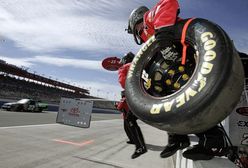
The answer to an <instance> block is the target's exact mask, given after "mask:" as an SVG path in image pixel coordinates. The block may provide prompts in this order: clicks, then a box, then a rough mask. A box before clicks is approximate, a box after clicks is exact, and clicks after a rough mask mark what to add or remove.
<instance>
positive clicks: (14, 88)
mask: <svg viewBox="0 0 248 168" xmlns="http://www.w3.org/2000/svg"><path fill="white" fill-rule="evenodd" d="M0 88H1V89H0V98H4V99H21V98H32V99H35V100H41V101H44V102H47V103H56V104H57V103H58V102H59V101H60V98H61V97H67V98H94V97H92V96H90V95H89V90H86V89H83V88H80V87H76V86H73V85H69V84H66V83H63V82H59V81H57V80H53V79H50V78H46V77H44V76H41V75H37V74H35V73H30V72H28V71H27V69H25V68H20V67H17V66H15V65H12V64H8V63H6V62H5V61H3V60H0Z"/></svg>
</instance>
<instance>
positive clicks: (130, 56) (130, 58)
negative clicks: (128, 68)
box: [120, 52, 135, 65]
mask: <svg viewBox="0 0 248 168" xmlns="http://www.w3.org/2000/svg"><path fill="white" fill-rule="evenodd" d="M134 56H135V55H134V54H133V53H132V52H129V53H127V54H125V55H124V56H123V57H122V58H121V60H120V64H123V65H124V64H127V63H129V62H132V61H133V58H134Z"/></svg>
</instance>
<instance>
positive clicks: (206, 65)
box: [201, 62, 214, 75]
mask: <svg viewBox="0 0 248 168" xmlns="http://www.w3.org/2000/svg"><path fill="white" fill-rule="evenodd" d="M213 66H214V65H213V64H211V63H209V62H203V64H202V67H201V74H203V75H207V74H209V73H210V72H211V71H212V69H213Z"/></svg>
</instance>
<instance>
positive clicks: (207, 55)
mask: <svg viewBox="0 0 248 168" xmlns="http://www.w3.org/2000/svg"><path fill="white" fill-rule="evenodd" d="M215 58H216V52H214V51H213V50H208V51H207V52H206V53H205V55H204V61H207V62H209V61H212V60H214V59H215Z"/></svg>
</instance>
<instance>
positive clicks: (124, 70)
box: [118, 63, 131, 89]
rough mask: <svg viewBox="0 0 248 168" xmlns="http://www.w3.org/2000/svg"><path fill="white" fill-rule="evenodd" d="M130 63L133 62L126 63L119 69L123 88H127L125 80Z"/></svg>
mask: <svg viewBox="0 0 248 168" xmlns="http://www.w3.org/2000/svg"><path fill="white" fill-rule="evenodd" d="M130 65H131V63H128V64H125V65H123V66H122V67H120V68H119V71H118V76H119V83H120V84H121V87H122V88H123V89H125V82H126V78H127V73H128V70H129V67H130Z"/></svg>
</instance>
